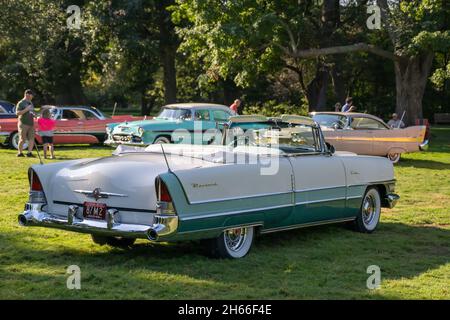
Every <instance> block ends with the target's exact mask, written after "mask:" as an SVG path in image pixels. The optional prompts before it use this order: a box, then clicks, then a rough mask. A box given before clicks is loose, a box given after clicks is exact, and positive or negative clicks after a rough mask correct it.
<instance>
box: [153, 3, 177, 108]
mask: <svg viewBox="0 0 450 320" xmlns="http://www.w3.org/2000/svg"><path fill="white" fill-rule="evenodd" d="M172 4H174V1H173V0H171V1H157V2H156V5H157V7H158V10H159V19H158V20H159V55H160V59H161V64H162V67H163V71H164V79H163V83H164V100H165V102H166V103H173V102H176V100H177V74H176V67H175V58H176V52H177V48H178V39H177V36H176V34H175V26H174V25H173V23H172V20H171V19H170V13H169V12H168V11H167V10H166V8H167V7H168V6H170V5H172Z"/></svg>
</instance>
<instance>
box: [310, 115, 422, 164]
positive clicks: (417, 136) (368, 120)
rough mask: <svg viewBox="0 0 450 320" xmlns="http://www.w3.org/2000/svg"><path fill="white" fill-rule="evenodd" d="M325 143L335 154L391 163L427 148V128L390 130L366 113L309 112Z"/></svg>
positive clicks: (383, 123) (416, 127) (412, 127)
mask: <svg viewBox="0 0 450 320" xmlns="http://www.w3.org/2000/svg"><path fill="white" fill-rule="evenodd" d="M310 115H311V117H312V118H313V119H314V121H316V122H317V123H318V124H320V127H321V128H322V131H323V134H324V136H325V140H326V141H327V142H328V143H330V144H332V145H333V146H334V148H335V149H336V150H338V151H350V152H354V153H357V154H365V155H373V156H382V157H388V158H389V160H391V161H392V162H393V163H396V162H398V161H399V160H400V156H401V154H402V153H406V152H416V151H420V150H426V149H427V148H428V140H426V138H425V133H426V126H411V127H407V128H404V129H397V128H395V129H393V128H391V127H389V126H388V125H387V124H386V123H385V122H384V121H383V120H381V119H380V118H377V117H375V116H373V115H370V114H366V113H354V112H312V113H310Z"/></svg>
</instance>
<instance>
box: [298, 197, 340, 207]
mask: <svg viewBox="0 0 450 320" xmlns="http://www.w3.org/2000/svg"><path fill="white" fill-rule="evenodd" d="M346 199H347V198H346V197H337V198H328V199H320V200H313V201H301V202H296V203H295V204H296V205H299V204H310V203H320V202H328V201H337V200H346Z"/></svg>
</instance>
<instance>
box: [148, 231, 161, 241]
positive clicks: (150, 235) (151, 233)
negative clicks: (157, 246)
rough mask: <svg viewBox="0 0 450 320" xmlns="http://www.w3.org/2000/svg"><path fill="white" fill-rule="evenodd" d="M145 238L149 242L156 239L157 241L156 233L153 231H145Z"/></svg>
mask: <svg viewBox="0 0 450 320" xmlns="http://www.w3.org/2000/svg"><path fill="white" fill-rule="evenodd" d="M147 238H148V240H150V241H155V240H156V239H158V233H157V232H156V230H155V229H149V230H148V231H147Z"/></svg>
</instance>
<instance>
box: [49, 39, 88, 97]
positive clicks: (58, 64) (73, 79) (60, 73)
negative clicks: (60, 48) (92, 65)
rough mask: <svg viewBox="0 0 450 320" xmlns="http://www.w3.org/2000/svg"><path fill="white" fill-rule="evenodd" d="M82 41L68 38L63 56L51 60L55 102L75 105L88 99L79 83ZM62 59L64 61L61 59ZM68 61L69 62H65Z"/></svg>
mask: <svg viewBox="0 0 450 320" xmlns="http://www.w3.org/2000/svg"><path fill="white" fill-rule="evenodd" d="M82 48H83V43H82V42H81V41H80V40H73V39H70V40H69V44H68V45H67V48H66V50H65V51H66V52H65V56H64V57H59V59H58V60H56V61H52V62H50V63H52V64H53V70H55V71H56V72H55V75H54V77H55V86H54V94H55V104H57V105H77V104H87V103H88V101H87V99H86V96H85V95H84V92H83V87H82V85H81V68H82V66H81V59H82ZM62 60H64V61H62ZM66 60H67V61H70V63H67V62H66Z"/></svg>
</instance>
